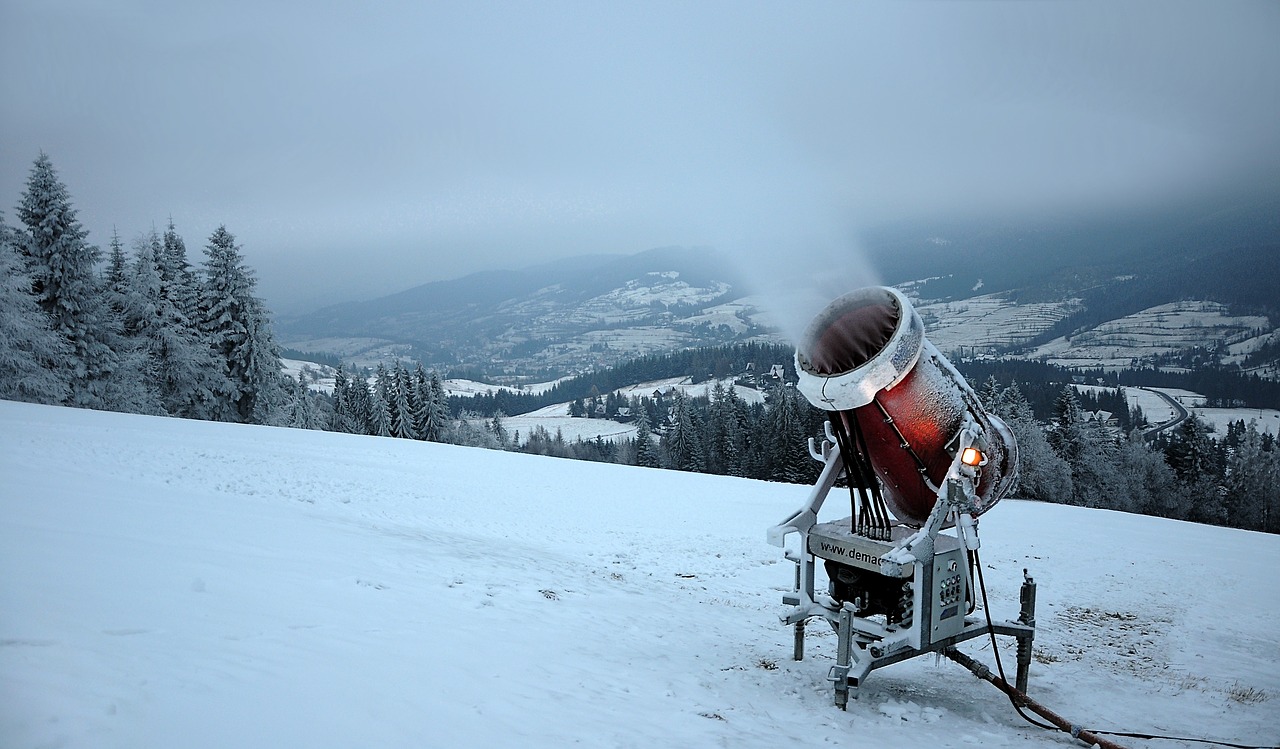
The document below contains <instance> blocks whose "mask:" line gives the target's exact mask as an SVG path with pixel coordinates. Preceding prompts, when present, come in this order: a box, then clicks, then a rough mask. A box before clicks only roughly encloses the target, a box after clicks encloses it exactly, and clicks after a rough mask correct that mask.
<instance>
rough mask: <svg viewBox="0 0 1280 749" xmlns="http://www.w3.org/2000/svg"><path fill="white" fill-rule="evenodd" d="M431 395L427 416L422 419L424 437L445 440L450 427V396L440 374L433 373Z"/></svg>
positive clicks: (429, 439) (435, 440) (439, 440)
mask: <svg viewBox="0 0 1280 749" xmlns="http://www.w3.org/2000/svg"><path fill="white" fill-rule="evenodd" d="M429 390H430V397H429V398H428V401H427V402H428V403H429V404H430V405H429V406H427V408H426V418H425V419H423V421H422V438H423V439H425V440H428V441H431V442H444V441H445V436H446V434H447V432H448V428H449V421H450V418H449V397H448V395H447V394H446V393H445V390H444V383H443V382H441V381H440V375H438V374H437V373H435V372H432V373H431V383H430V387H429Z"/></svg>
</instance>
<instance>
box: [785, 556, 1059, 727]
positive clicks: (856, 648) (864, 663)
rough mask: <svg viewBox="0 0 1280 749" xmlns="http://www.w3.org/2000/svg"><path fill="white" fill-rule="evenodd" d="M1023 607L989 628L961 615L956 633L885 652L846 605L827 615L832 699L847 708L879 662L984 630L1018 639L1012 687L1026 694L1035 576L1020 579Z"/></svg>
mask: <svg viewBox="0 0 1280 749" xmlns="http://www.w3.org/2000/svg"><path fill="white" fill-rule="evenodd" d="M1021 598H1022V602H1023V603H1022V612H1021V615H1020V616H1019V618H1018V620H1017V621H1005V622H993V623H992V625H991V627H990V629H988V628H987V623H986V622H985V621H983V620H981V619H980V618H978V617H975V616H970V617H967V618H966V619H965V623H964V629H962V630H961V631H960V632H959V633H958V634H955V635H952V636H950V637H945V638H942V639H939V640H936V641H933V642H930V643H928V644H927V645H926V646H925V647H923V648H914V647H902V648H898V649H896V650H892V651H889V652H886V650H885V649H884V647H883V643H882V642H881V641H878V640H873V639H870V638H868V637H867V636H865V635H863V634H861V633H859V632H858V630H857V628H856V627H855V620H856V619H857V618H858V617H857V615H856V614H855V613H854V612H853V610H852V608H851V607H850V606H848V605H845V606H844V607H842V608H841V609H840V610H839V611H838V612H834V615H833V616H828V617H826V618H827V619H828V620H829V621H831V622H832V624H833V626H834V627H835V630H836V662H835V665H833V666H832V667H831V668H830V670H828V672H827V678H828V679H830V680H831V682H832V686H833V687H834V688H835V705H836V707H838V708H840V709H841V710H844V709H847V707H848V704H849V700H850V698H852V699H855V700H856V699H857V698H858V689H859V688H860V687H861V686H862V683H863V682H864V681H865V680H866V678H867V676H868V674H870V673H871V672H872V671H874V670H876V669H878V668H884V667H885V666H892V665H893V664H895V663H901V662H902V661H906V660H910V659H912V658H915V657H916V656H920V655H925V654H926V653H942V652H943V651H945V650H947V649H948V648H952V647H954V646H956V645H958V644H959V643H962V642H964V641H966V640H972V639H974V638H977V637H984V636H987V635H988V634H989V633H995V634H996V635H1000V636H1005V637H1013V638H1016V639H1017V641H1018V650H1017V659H1018V667H1017V679H1016V680H1017V688H1018V691H1020V692H1022V693H1023V694H1026V692H1027V686H1028V680H1029V673H1030V669H1031V646H1032V642H1033V641H1034V640H1035V635H1036V631H1035V582H1034V580H1032V579H1031V578H1030V577H1027V578H1026V580H1025V581H1024V582H1023V584H1022V595H1021ZM804 624H805V623H804V621H803V620H802V621H799V622H796V624H795V627H796V651H795V653H796V658H795V659H796V660H797V661H799V660H803V658H804V645H803V641H804V631H805V630H804Z"/></svg>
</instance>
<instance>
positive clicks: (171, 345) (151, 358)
mask: <svg viewBox="0 0 1280 749" xmlns="http://www.w3.org/2000/svg"><path fill="white" fill-rule="evenodd" d="M158 246H159V237H158V236H157V235H156V233H155V232H154V231H152V232H151V234H150V236H149V237H145V238H142V239H140V241H139V243H138V244H137V246H136V248H135V250H136V251H135V253H134V259H133V268H132V273H131V275H130V285H129V289H128V293H127V294H126V296H125V300H126V301H125V311H124V329H125V332H126V334H127V335H128V336H129V337H130V338H131V339H132V340H133V341H134V342H135V343H136V344H137V345H138V346H139V347H140V348H141V350H142V351H143V353H144V354H145V356H146V357H147V366H146V372H147V379H148V384H149V386H150V387H151V389H153V390H154V391H155V393H156V394H157V397H158V399H159V401H160V404H161V406H162V407H163V408H164V410H165V412H166V413H168V414H169V415H171V416H180V417H183V418H189V419H203V420H213V419H217V418H219V417H220V415H221V414H222V412H223V411H222V406H223V404H225V403H226V401H227V396H228V393H230V392H231V391H232V385H231V383H230V381H228V379H227V377H226V375H225V374H224V370H223V367H222V365H221V363H220V362H219V361H218V359H217V358H215V356H214V352H213V350H212V349H210V348H209V347H208V346H207V345H206V344H205V342H204V338H203V336H201V335H200V334H199V333H198V332H197V331H196V330H195V328H194V327H193V326H192V325H191V323H190V321H189V320H187V318H186V316H185V315H183V313H182V311H181V310H179V309H178V307H177V306H176V305H175V304H174V302H173V300H172V299H170V298H169V297H168V296H167V295H166V294H165V293H164V280H163V279H162V278H161V275H160V271H159V269H158V268H157V267H156V257H157V254H156V252H155V249H156V247H158Z"/></svg>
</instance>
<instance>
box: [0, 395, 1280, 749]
mask: <svg viewBox="0 0 1280 749" xmlns="http://www.w3.org/2000/svg"><path fill="white" fill-rule="evenodd" d="M0 474H3V475H4V476H5V488H4V491H3V493H2V494H0V569H3V570H4V574H3V575H2V576H0V674H3V681H2V682H0V683H3V692H4V694H3V699H0V744H3V745H4V746H6V747H15V748H18V749H22V748H25V747H38V746H64V747H130V748H146V747H173V746H182V747H193V748H199V747H227V746H237V747H250V748H252V747H273V748H274V747H280V746H309V747H350V746H378V747H413V748H414V749H418V748H419V747H426V746H495V745H500V744H509V743H512V742H513V741H514V742H518V743H519V744H520V745H521V746H525V747H531V748H534V747H562V746H566V745H570V744H573V743H578V744H581V745H583V746H605V747H607V746H636V747H663V746H672V747H677V746H678V747H700V746H734V747H770V748H772V747H776V746H778V745H779V744H780V743H781V744H785V745H787V746H796V747H804V746H829V745H832V744H844V743H847V742H848V741H849V740H850V739H851V737H855V736H856V740H857V743H858V744H859V745H860V746H861V745H865V746H940V747H946V746H963V745H981V746H993V747H1023V746H1044V747H1065V746H1074V745H1075V744H1074V743H1073V742H1072V741H1071V739H1069V738H1068V737H1067V736H1065V735H1064V734H1053V733H1046V732H1044V731H1041V730H1040V729H1037V728H1034V727H1031V726H1028V725H1027V724H1025V723H1023V722H1022V721H1021V719H1020V718H1018V717H1017V716H1016V715H1015V714H1014V713H1013V711H1012V710H1011V709H1010V707H1009V704H1008V702H1007V700H1005V698H1004V697H1003V696H1002V695H1000V694H999V693H997V692H996V691H995V690H993V689H991V688H990V687H989V686H986V685H984V684H981V683H979V682H977V681H975V680H974V679H973V678H972V676H970V675H969V674H968V673H967V672H965V671H963V670H962V669H960V668H959V667H957V666H955V665H953V664H950V663H947V662H942V663H937V662H935V661H934V659H932V658H919V659H916V660H915V661H911V662H907V663H903V664H899V665H897V666H893V667H890V668H888V669H885V670H883V671H877V672H875V673H874V674H872V676H871V678H870V679H869V680H868V682H867V683H866V685H865V686H864V688H863V691H862V697H861V700H860V701H858V702H856V703H854V704H852V705H851V706H850V710H849V711H848V712H847V713H841V712H839V711H837V710H835V709H834V708H833V707H832V706H831V702H830V701H831V694H830V685H829V683H828V682H827V681H826V680H825V675H826V672H827V668H828V667H829V666H830V665H831V662H832V660H831V659H832V656H833V653H832V643H833V639H834V638H833V637H831V636H830V635H825V636H824V634H823V633H821V632H818V631H816V630H817V628H816V627H815V628H813V629H814V632H813V636H812V637H811V638H810V641H809V644H810V655H809V658H808V659H807V660H805V661H803V662H799V663H796V662H792V661H790V660H788V655H789V652H790V640H791V635H790V632H789V631H788V630H786V629H784V628H783V627H781V626H780V625H779V624H778V622H777V618H776V616H777V615H778V614H780V613H781V612H782V611H783V610H784V609H783V606H782V604H781V603H780V596H781V590H782V589H784V588H786V587H787V586H788V585H789V582H790V579H791V575H792V569H793V568H792V567H791V565H790V564H788V563H786V562H784V561H782V560H781V557H780V554H779V553H778V552H779V550H778V549H775V548H773V547H770V546H768V545H766V544H765V542H764V532H765V529H766V528H767V527H768V526H770V525H772V524H773V523H775V522H777V521H778V520H780V519H781V518H782V517H784V516H785V515H787V514H788V513H790V512H791V511H792V510H793V509H794V508H795V507H796V506H798V505H799V504H800V503H801V501H802V500H803V499H804V497H805V495H806V494H807V489H806V488H804V487H799V486H791V485H784V484H766V483H760V482H753V481H746V480H739V479H728V478H720V477H711V476H701V475H695V474H684V473H672V472H665V471H658V470H650V469H640V468H627V467H621V466H612V465H603V464H594V463H580V462H573V461H562V460H555V459H549V458H539V457H534V456H527V455H519V454H511V453H499V452H488V451H483V450H477V449H469V448H459V447H453V446H448V445H440V444H431V443H421V442H413V441H408V440H391V439H382V438H369V437H357V436H352V435H343V434H333V433H322V432H311V431H297V430H288V429H272V428H266V427H254V426H243V425H230V424H217V423H205V422H191V421H183V420H179V419H162V418H154V417H142V416H130V415H122V414H112V413H103V412H94V411H77V410H71V409H64V408H55V407H47V406H33V405H26V404H17V403H11V402H0ZM833 504H837V505H838V504H839V503H833ZM830 509H831V510H832V512H833V513H837V512H838V511H839V508H838V507H833V508H830ZM982 531H983V560H984V563H985V564H986V565H987V566H988V567H989V569H988V571H987V575H986V577H987V584H988V586H989V588H990V592H991V595H992V606H993V610H994V614H995V615H996V616H997V617H1003V616H1012V615H1013V614H1014V612H1015V611H1016V609H1017V588H1018V583H1019V582H1020V578H1021V569H1022V568H1024V567H1027V568H1029V569H1030V571H1031V573H1032V574H1033V575H1035V576H1036V578H1037V579H1038V581H1039V582H1040V589H1039V609H1038V613H1039V630H1038V637H1037V641H1036V660H1035V663H1034V664H1033V668H1032V674H1031V689H1032V691H1033V692H1034V693H1035V694H1036V695H1037V696H1038V697H1039V698H1040V699H1041V700H1042V701H1044V702H1045V703H1046V704H1048V705H1049V706H1051V707H1053V708H1054V709H1056V710H1058V711H1059V712H1061V713H1062V714H1064V715H1066V716H1068V717H1070V718H1071V719H1073V720H1076V721H1078V722H1080V723H1081V724H1083V725H1087V726H1089V727H1093V728H1114V729H1120V730H1126V729H1127V730H1140V731H1152V732H1156V733H1166V734H1174V735H1180V736H1191V737H1195V736H1204V737H1210V738H1218V739H1226V740H1231V741H1236V742H1243V743H1248V744H1273V743H1275V742H1276V739H1277V734H1276V726H1277V725H1278V724H1280V721H1278V720H1277V719H1278V718H1280V650H1277V648H1276V647H1275V643H1276V642H1277V641H1280V625H1278V624H1277V622H1278V621H1280V600H1277V599H1276V597H1275V595H1274V585H1273V583H1272V582H1271V581H1270V580H1269V578H1268V577H1267V575H1268V574H1269V571H1270V570H1273V569H1275V568H1276V566H1277V564H1280V539H1278V538H1276V537H1274V536H1265V535H1261V534H1256V533H1248V532H1242V531H1233V530H1228V529H1223V528H1214V527H1206V526H1197V525H1191V524H1187V523H1180V522H1173V521H1166V520H1160V519H1154V518H1147V517H1138V516H1130V515H1123V514H1117V513H1113V512H1103V511H1094V510H1087V509H1081V508H1072V507H1064V506H1058V505H1043V504H1037V503H1029V502H1020V501H1016V500H1006V501H1005V502H1003V503H1002V504H1000V505H999V506H997V507H996V508H995V509H994V510H992V512H990V513H989V514H987V515H985V516H984V517H983V519H982ZM1207 560H1212V562H1211V563H1208V564H1206V561H1207ZM1224 571H1225V574H1224ZM964 649H965V650H966V651H967V652H969V653H970V654H972V655H974V656H975V657H977V658H979V659H981V660H983V661H984V662H986V663H988V664H991V663H992V662H993V661H992V659H991V653H990V651H989V650H988V649H987V648H986V647H984V646H983V645H982V644H979V643H971V644H968V645H966V646H965V647H964ZM1005 659H1006V663H1009V662H1012V659H1013V656H1012V653H1011V652H1006V653H1005ZM1126 741H1128V740H1126ZM1130 745H1131V746H1135V747H1138V746H1147V745H1150V746H1156V745H1159V746H1163V747H1179V746H1181V747H1190V746H1195V745H1193V744H1188V743H1186V742H1159V743H1158V744H1154V743H1153V744H1146V743H1143V742H1132V743H1130Z"/></svg>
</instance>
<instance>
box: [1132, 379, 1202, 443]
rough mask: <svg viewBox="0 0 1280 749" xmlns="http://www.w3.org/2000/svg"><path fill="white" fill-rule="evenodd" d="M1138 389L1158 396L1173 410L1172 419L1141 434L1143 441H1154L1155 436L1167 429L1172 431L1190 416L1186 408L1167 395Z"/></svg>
mask: <svg viewBox="0 0 1280 749" xmlns="http://www.w3.org/2000/svg"><path fill="white" fill-rule="evenodd" d="M1138 389H1139V390H1145V391H1147V392H1148V393H1153V394H1155V395H1158V396H1160V397H1161V398H1162V399H1164V402H1165V403H1168V404H1169V406H1170V407H1171V408H1172V409H1173V412H1174V417H1173V418H1172V419H1170V420H1169V421H1166V422H1163V423H1161V424H1156V425H1155V426H1153V427H1151V428H1150V429H1147V430H1146V431H1145V432H1143V433H1142V438H1143V439H1144V440H1147V441H1148V442H1150V441H1151V440H1153V439H1155V438H1156V435H1157V434H1159V433H1161V432H1163V431H1165V430H1167V429H1173V428H1174V427H1177V426H1178V425H1179V424H1181V423H1182V422H1184V421H1186V420H1187V417H1188V416H1190V415H1191V412H1190V411H1188V410H1187V409H1186V407H1184V406H1183V405H1182V404H1181V403H1179V402H1178V401H1177V399H1176V398H1174V397H1173V396H1171V395H1169V394H1168V393H1162V392H1160V391H1159V390H1154V389H1152V388H1145V387H1138Z"/></svg>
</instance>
